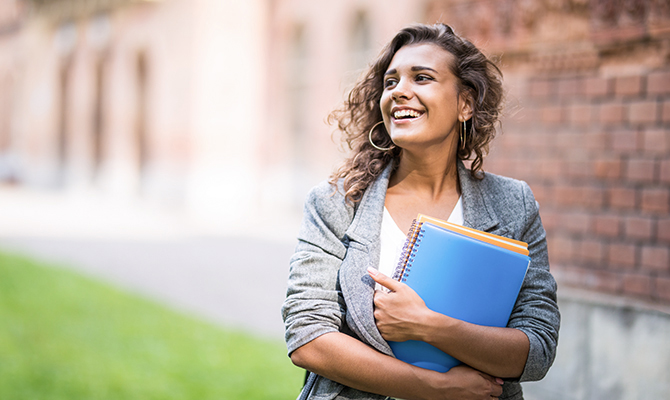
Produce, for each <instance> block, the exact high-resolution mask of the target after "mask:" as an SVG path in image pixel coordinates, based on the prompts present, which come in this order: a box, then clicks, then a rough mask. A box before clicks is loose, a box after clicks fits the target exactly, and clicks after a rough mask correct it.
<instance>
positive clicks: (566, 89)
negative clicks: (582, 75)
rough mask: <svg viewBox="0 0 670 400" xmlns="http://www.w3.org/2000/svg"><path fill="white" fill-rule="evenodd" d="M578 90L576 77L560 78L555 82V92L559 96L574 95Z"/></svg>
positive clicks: (567, 96)
mask: <svg viewBox="0 0 670 400" xmlns="http://www.w3.org/2000/svg"><path fill="white" fill-rule="evenodd" d="M578 90H579V87H578V81H577V80H576V79H561V80H559V81H557V82H556V94H557V95H558V96H559V97H560V98H569V97H574V96H575V95H576V94H577V91H578Z"/></svg>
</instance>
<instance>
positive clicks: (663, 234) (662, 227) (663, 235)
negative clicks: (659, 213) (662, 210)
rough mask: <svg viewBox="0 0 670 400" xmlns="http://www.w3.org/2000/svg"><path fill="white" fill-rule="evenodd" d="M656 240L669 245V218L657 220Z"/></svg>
mask: <svg viewBox="0 0 670 400" xmlns="http://www.w3.org/2000/svg"><path fill="white" fill-rule="evenodd" d="M656 238H657V239H658V241H659V242H667V243H670V218H662V219H659V220H658V225H657V231H656Z"/></svg>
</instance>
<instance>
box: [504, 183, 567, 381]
mask: <svg viewBox="0 0 670 400" xmlns="http://www.w3.org/2000/svg"><path fill="white" fill-rule="evenodd" d="M522 196H523V205H524V209H525V215H524V216H523V218H524V220H523V225H522V226H521V230H522V234H521V237H520V239H521V240H523V241H524V242H526V243H528V250H529V252H530V254H529V255H530V258H531V262H530V266H529V268H528V272H527V273H526V278H525V280H524V283H523V285H522V287H521V291H520V293H519V297H518V299H517V302H516V304H515V306H514V309H513V311H512V315H511V316H510V321H509V323H508V325H507V326H508V327H511V328H516V329H519V330H521V331H522V332H524V333H525V334H526V336H528V340H529V342H530V349H529V352H528V359H527V361H526V366H525V368H524V371H523V374H522V375H521V377H520V381H536V380H540V379H542V378H543V377H544V376H545V375H546V373H547V371H548V370H549V367H550V366H551V364H552V363H553V361H554V358H555V356H556V345H557V342H558V329H559V325H560V313H559V311H558V304H557V301H556V281H555V280H554V278H553V276H552V275H551V273H550V272H549V257H548V253H547V240H546V233H545V230H544V227H543V226H542V221H541V220H540V213H539V206H538V204H537V202H536V201H535V197H534V196H533V193H532V191H531V190H530V187H528V185H527V184H526V183H525V182H522Z"/></svg>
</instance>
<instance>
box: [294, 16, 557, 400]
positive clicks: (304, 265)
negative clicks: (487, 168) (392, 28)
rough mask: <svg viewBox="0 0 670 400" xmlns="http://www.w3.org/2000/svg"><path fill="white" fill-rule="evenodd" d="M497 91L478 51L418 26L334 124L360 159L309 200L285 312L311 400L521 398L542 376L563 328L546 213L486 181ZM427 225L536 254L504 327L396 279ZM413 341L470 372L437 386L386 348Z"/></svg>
mask: <svg viewBox="0 0 670 400" xmlns="http://www.w3.org/2000/svg"><path fill="white" fill-rule="evenodd" d="M502 92H503V91H502V84H501V73H500V71H499V70H498V68H497V67H496V66H495V65H494V64H493V63H492V62H491V61H490V60H488V59H487V58H486V57H485V56H484V55H483V54H482V53H481V52H480V51H479V50H478V49H477V48H476V47H475V46H474V45H472V44H471V43H470V42H468V41H467V40H465V39H463V38H461V37H459V36H458V35H456V34H455V33H454V32H453V30H452V29H451V28H450V27H448V26H447V25H444V24H438V25H434V26H428V25H416V26H411V27H408V28H405V29H403V30H401V31H400V32H399V33H398V34H397V35H396V36H395V37H394V38H393V40H392V41H391V42H390V43H389V44H388V45H387V47H386V48H385V49H384V50H383V51H382V53H381V55H380V56H379V57H378V59H377V60H376V61H375V62H374V63H373V64H372V66H371V67H370V69H369V71H368V72H367V74H366V75H365V77H364V79H362V80H361V81H360V82H359V83H358V84H357V85H356V87H354V89H353V90H352V91H351V93H350V95H349V98H348V100H347V102H345V107H344V108H343V109H342V110H339V111H337V112H335V113H334V114H333V117H334V118H335V119H336V120H337V121H338V125H339V127H340V129H341V131H342V132H343V134H344V136H345V138H346V140H347V142H348V144H349V146H350V147H351V148H352V150H353V154H352V155H351V157H350V158H349V159H347V160H346V161H345V163H344V165H343V166H342V167H341V168H340V169H339V170H338V171H336V172H335V173H334V174H333V176H332V177H331V179H330V181H329V182H324V183H322V184H321V185H319V186H317V187H315V188H314V189H313V190H312V191H311V193H310V195H309V196H308V198H307V201H306V204H305V214H304V219H303V223H302V226H301V229H300V232H299V235H298V245H297V247H296V252H295V254H294V255H293V257H292V258H291V269H290V276H289V280H288V291H287V297H286V300H285V302H284V306H283V309H282V312H283V318H284V322H285V326H286V342H287V345H288V350H289V355H290V357H291V359H292V361H293V362H294V363H295V364H296V365H298V366H300V367H303V368H305V369H307V370H309V371H311V372H312V376H311V378H312V379H310V380H309V381H310V382H313V383H314V384H313V385H306V388H305V389H304V391H305V392H307V391H309V398H314V399H335V398H337V399H384V398H385V397H387V396H388V397H390V398H401V399H459V400H463V399H487V400H490V399H492V398H501V399H523V394H522V391H521V385H520V384H519V382H520V381H528V380H539V379H541V378H542V377H543V376H544V375H545V374H546V372H547V370H548V369H549V367H550V366H551V364H552V362H553V359H554V355H555V350H556V343H557V339H558V327H559V319H560V316H559V311H558V307H557V305H556V283H555V281H554V279H553V277H552V276H551V274H550V273H549V264H548V257H547V245H546V240H545V231H544V228H543V227H542V223H541V221H540V216H539V213H538V205H537V203H536V202H535V199H534V197H533V194H532V192H531V190H530V188H529V187H528V185H527V184H526V183H524V182H521V181H517V180H513V179H509V178H503V177H499V176H496V175H493V174H490V173H484V172H483V171H482V161H483V157H484V155H485V154H486V152H487V150H488V145H489V143H490V141H491V140H492V139H493V136H494V134H495V124H496V123H497V122H498V118H499V114H500V110H501V107H502V97H503V96H502ZM465 159H472V162H471V169H466V167H465V166H464V164H463V162H462V160H465ZM418 213H423V214H427V215H430V216H432V217H437V218H441V219H445V220H450V221H452V222H455V223H460V224H463V225H466V226H469V227H472V228H475V229H480V230H484V231H487V232H491V233H494V234H498V235H502V236H507V237H510V238H513V239H517V240H521V241H524V242H526V243H528V245H529V251H530V257H531V263H530V267H529V269H528V272H527V275H526V278H525V281H524V284H523V287H522V289H521V292H520V294H519V297H518V299H517V302H516V305H515V306H514V309H513V311H512V315H511V317H510V320H509V323H508V325H507V327H505V328H496V327H486V326H479V325H474V324H470V323H466V322H463V321H459V320H456V319H453V318H450V317H448V316H445V315H442V314H438V313H435V312H433V311H431V310H429V309H428V308H427V307H426V306H425V304H424V302H423V301H422V300H421V298H420V297H419V296H418V295H417V294H416V293H415V292H414V291H413V290H412V289H410V288H409V287H408V286H406V285H405V284H402V283H399V282H396V281H394V280H392V279H391V278H389V277H388V276H389V275H391V274H392V272H393V269H394V267H395V266H396V264H397V260H398V257H399V253H400V249H401V248H402V245H403V243H404V240H405V233H406V232H407V231H408V230H409V228H410V225H411V223H412V220H413V219H414V218H415V217H416V216H417V214H418ZM376 286H377V288H379V287H380V286H384V287H386V288H388V289H390V291H389V292H387V291H380V290H375V287H376ZM410 339H412V340H421V341H425V342H428V343H430V344H432V345H434V346H436V347H438V348H440V349H442V350H444V351H445V352H446V353H448V354H450V355H452V356H454V357H456V358H457V359H459V360H461V361H462V362H463V365H461V366H458V367H454V368H452V369H451V370H449V371H448V372H446V373H438V372H435V371H431V370H426V369H422V368H418V367H415V366H412V365H410V364H407V363H404V362H402V361H400V360H398V359H396V358H394V357H393V353H392V351H391V349H390V348H389V346H388V343H387V342H386V341H387V340H392V341H404V340H410ZM304 394H307V393H304Z"/></svg>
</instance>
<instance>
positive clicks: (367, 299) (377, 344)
mask: <svg viewBox="0 0 670 400" xmlns="http://www.w3.org/2000/svg"><path fill="white" fill-rule="evenodd" d="M392 169H393V168H392V163H389V165H388V166H387V167H386V168H385V169H384V171H383V172H382V173H381V175H380V176H379V177H378V178H377V179H376V180H375V182H373V183H372V185H370V187H369V188H368V189H367V190H366V191H365V194H364V195H363V198H362V199H361V202H360V203H359V205H358V209H357V210H356V215H355V216H354V219H353V221H352V222H351V225H350V226H349V229H348V230H347V232H346V236H347V238H348V240H349V248H348V250H347V255H346V256H345V258H344V260H343V261H342V266H341V267H340V276H339V278H340V287H341V289H342V295H343V296H344V300H345V302H346V304H347V324H348V325H349V328H351V330H352V331H354V332H355V333H356V335H358V337H359V338H360V339H361V340H363V341H364V342H366V343H367V344H369V345H371V346H372V347H374V348H375V349H377V350H379V351H381V352H382V353H385V354H388V355H392V354H393V352H392V351H391V348H390V347H389V345H388V343H386V341H385V340H384V338H382V335H381V333H379V330H378V329H377V325H376V324H375V318H374V310H373V307H374V306H373V296H374V287H375V282H374V281H373V280H372V278H370V276H369V274H368V272H367V268H368V267H369V266H372V267H373V268H376V267H377V266H378V265H379V232H380V230H381V224H382V215H383V212H384V200H385V199H386V190H387V188H388V181H389V176H390V175H391V171H392Z"/></svg>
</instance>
